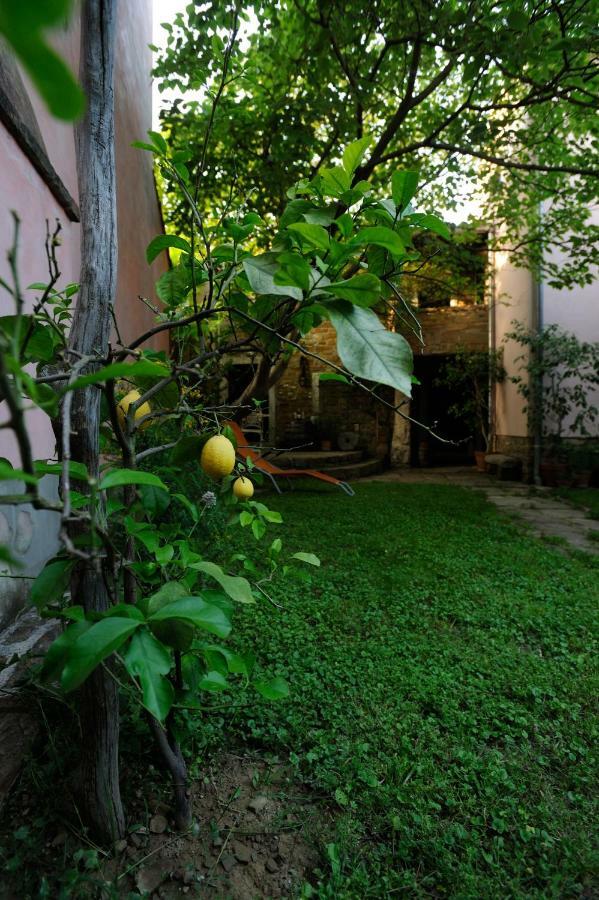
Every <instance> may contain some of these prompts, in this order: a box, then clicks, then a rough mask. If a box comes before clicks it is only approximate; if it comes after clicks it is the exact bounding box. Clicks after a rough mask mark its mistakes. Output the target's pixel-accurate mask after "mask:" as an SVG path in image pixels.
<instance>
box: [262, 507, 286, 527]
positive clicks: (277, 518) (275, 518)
mask: <svg viewBox="0 0 599 900" xmlns="http://www.w3.org/2000/svg"><path fill="white" fill-rule="evenodd" d="M261 515H262V516H263V518H264V519H266V521H267V522H273V523H274V524H275V525H280V524H281V522H282V521H283V516H282V515H281V513H280V512H279V511H278V510H276V509H264V510H261Z"/></svg>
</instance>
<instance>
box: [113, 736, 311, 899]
mask: <svg viewBox="0 0 599 900" xmlns="http://www.w3.org/2000/svg"><path fill="white" fill-rule="evenodd" d="M139 793H140V794H141V791H140V792H139ZM316 815H317V806H315V805H314V803H313V797H312V796H311V794H310V792H309V790H308V789H307V788H305V787H303V786H301V785H300V786H299V787H298V785H297V783H294V782H293V781H292V779H291V777H290V774H289V771H288V770H287V769H286V768H285V767H284V766H282V765H280V764H277V765H269V764H267V763H265V762H264V761H262V760H260V759H258V758H251V757H239V756H235V755H233V754H228V755H226V756H222V757H220V758H218V759H217V760H215V762H214V763H213V765H212V766H211V768H210V770H209V772H208V773H207V775H206V776H205V778H204V781H203V784H201V785H196V788H195V792H194V817H195V819H196V821H197V822H198V823H200V824H199V825H197V826H195V828H193V829H192V830H191V832H190V833H189V834H185V835H180V834H176V833H173V832H171V831H170V828H169V810H168V808H167V807H166V806H165V805H164V804H163V803H161V802H159V801H157V800H155V799H154V798H152V797H150V798H149V803H148V807H147V814H146V821H147V825H144V826H140V827H139V828H137V829H136V830H135V831H133V832H132V833H131V834H130V835H129V837H128V839H127V840H126V841H121V842H120V843H119V844H118V845H117V847H116V856H115V857H114V858H113V859H111V860H108V861H106V862H105V863H104V865H103V866H102V876H103V878H104V879H105V880H106V881H107V882H109V883H110V882H112V883H113V884H114V883H115V882H116V885H118V894H119V896H121V895H122V896H126V895H127V894H128V892H129V891H135V890H136V891H138V892H139V893H140V894H142V895H143V894H145V895H146V896H149V897H151V898H156V900H157V898H162V900H171V898H175V897H184V896H186V897H202V898H204V897H206V898H227V900H229V898H230V900H253V898H262V897H289V896H292V895H293V894H295V892H296V891H298V889H299V888H300V886H301V883H302V881H304V877H305V876H307V874H308V873H309V872H310V871H311V870H313V869H314V867H315V866H316V865H317V864H318V859H319V854H318V852H317V850H316V847H315V846H314V844H313V842H312V841H311V838H310V835H311V832H312V830H313V829H312V825H313V823H314V821H315V816H316Z"/></svg>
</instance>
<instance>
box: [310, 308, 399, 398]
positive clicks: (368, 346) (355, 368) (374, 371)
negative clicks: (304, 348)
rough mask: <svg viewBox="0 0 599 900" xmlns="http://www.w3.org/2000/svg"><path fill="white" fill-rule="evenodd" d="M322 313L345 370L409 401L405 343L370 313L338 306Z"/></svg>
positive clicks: (366, 310) (360, 309)
mask: <svg viewBox="0 0 599 900" xmlns="http://www.w3.org/2000/svg"><path fill="white" fill-rule="evenodd" d="M326 312H327V315H328V317H329V319H330V320H331V322H332V324H333V327H334V328H335V331H336V332H337V352H338V354H339V358H340V359H341V362H342V363H343V365H344V366H345V368H346V369H349V371H350V372H352V373H353V374H354V375H357V376H359V377H360V378H366V379H367V380H368V381H374V382H377V383H380V384H388V385H389V386H390V387H393V388H395V389H396V390H398V391H402V393H404V394H405V395H406V396H407V397H409V396H410V393H411V390H412V368H413V359H412V350H411V349H410V345H409V344H408V342H407V341H406V339H405V338H404V337H403V336H402V335H401V334H397V333H396V332H393V331H387V330H386V328H385V327H384V326H383V325H382V323H381V321H380V319H379V317H378V316H377V315H376V313H374V312H373V311H372V310H371V309H363V308H362V307H360V306H354V305H351V304H349V303H343V302H340V303H331V304H330V305H327V307H326Z"/></svg>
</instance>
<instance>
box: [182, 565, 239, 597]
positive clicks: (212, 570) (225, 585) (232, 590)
mask: <svg viewBox="0 0 599 900" xmlns="http://www.w3.org/2000/svg"><path fill="white" fill-rule="evenodd" d="M191 568H192V569H197V570H198V571H199V572H204V573H205V574H206V575H209V576H210V578H214V580H215V581H218V583H219V584H220V586H221V587H222V589H223V590H224V591H225V593H226V594H228V595H229V597H230V598H231V599H232V600H235V601H236V602H237V603H255V600H254V597H253V595H252V588H251V586H250V583H249V581H248V580H247V579H246V578H242V577H241V576H239V575H226V574H225V573H224V572H223V570H222V569H221V567H220V566H217V565H216V563H213V562H208V561H207V560H201V561H200V562H197V563H193V565H192V566H191Z"/></svg>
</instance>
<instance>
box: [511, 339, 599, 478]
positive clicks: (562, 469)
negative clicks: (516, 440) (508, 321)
mask: <svg viewBox="0 0 599 900" xmlns="http://www.w3.org/2000/svg"><path fill="white" fill-rule="evenodd" d="M514 326H515V327H514V331H513V332H510V333H509V334H507V335H506V340H514V341H516V342H517V343H519V344H520V345H521V346H522V348H523V350H524V352H523V353H522V355H521V356H519V357H518V358H517V359H516V362H519V363H520V371H519V374H518V375H514V376H512V377H511V379H510V380H511V381H512V382H513V383H514V384H515V385H516V386H517V388H518V392H519V393H520V395H521V396H522V397H523V398H524V400H525V401H526V405H525V407H524V410H525V412H527V413H528V418H529V424H530V429H531V432H532V433H533V434H534V435H536V436H537V437H538V438H540V440H541V444H542V447H541V459H540V464H539V475H540V478H541V481H542V482H543V484H547V485H550V486H556V485H559V484H569V483H570V480H571V472H572V471H573V470H576V468H577V467H578V468H580V466H582V467H584V464H585V463H584V460H582V457H581V460H580V464H579V463H577V462H576V455H577V452H576V451H575V450H574V449H573V445H572V443H571V439H573V438H589V437H591V436H593V431H594V432H595V436H596V433H597V428H596V427H595V428H593V426H594V425H595V423H596V422H597V421H598V419H599V409H598V408H597V406H595V405H594V404H593V403H592V402H591V399H590V397H591V393H592V391H594V390H596V389H597V388H598V387H599V343H590V342H587V341H579V340H578V338H577V337H576V336H575V335H573V334H570V333H568V332H566V331H564V330H563V329H562V328H560V327H559V326H558V325H548V326H546V327H545V328H543V329H541V330H540V331H528V330H527V329H526V328H525V327H524V326H523V325H522V324H521V323H520V322H515V323H514ZM568 439H570V443H568ZM583 447H584V445H583V446H582V447H581V448H580V451H579V452H580V453H583Z"/></svg>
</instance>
